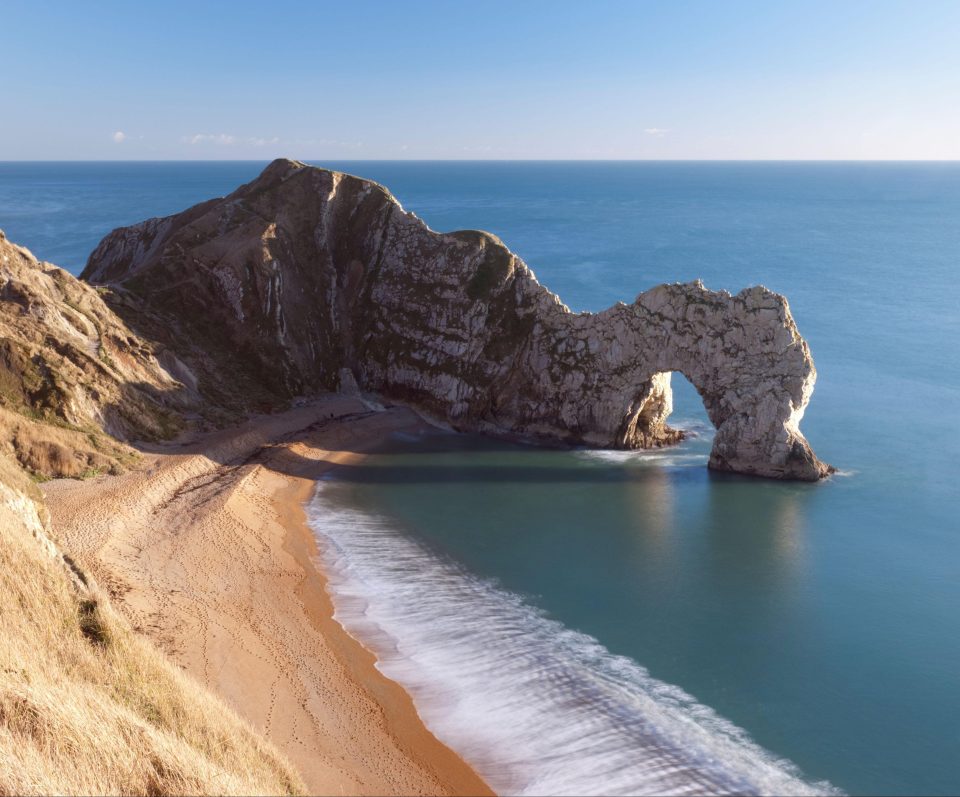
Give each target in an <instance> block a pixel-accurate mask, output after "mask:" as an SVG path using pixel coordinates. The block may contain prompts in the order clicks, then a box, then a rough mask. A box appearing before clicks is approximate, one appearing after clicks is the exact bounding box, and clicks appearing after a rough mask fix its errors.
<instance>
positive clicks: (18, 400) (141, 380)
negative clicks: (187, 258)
mask: <svg viewBox="0 0 960 797" xmlns="http://www.w3.org/2000/svg"><path fill="white" fill-rule="evenodd" d="M185 370H186V369H185V366H184V365H183V364H182V363H180V362H179V361H178V360H177V358H176V356H175V355H174V354H173V352H172V351H170V350H164V349H163V347H161V346H154V345H153V344H151V343H149V342H148V341H145V340H143V339H141V338H139V337H138V336H137V335H136V334H135V333H134V332H132V331H131V330H130V328H129V327H128V326H127V325H126V324H125V323H124V322H123V320H122V319H120V318H119V317H118V316H117V315H116V314H114V312H113V311H112V310H111V309H110V308H109V307H108V306H107V305H106V304H105V303H104V301H103V297H102V296H101V295H100V293H99V292H98V291H97V290H95V289H94V288H92V287H91V286H90V285H88V284H86V283H84V282H82V281H80V280H78V279H77V278H76V277H74V276H72V275H71V274H68V273H67V272H66V271H64V270H63V269H61V268H57V267H56V266H53V265H51V264H50V263H41V262H38V261H37V259H36V258H35V257H34V256H33V255H32V254H31V253H30V251H29V250H27V249H24V248H23V247H21V246H17V245H16V244H13V243H11V242H10V241H8V240H7V239H6V237H5V236H4V234H3V232H2V231H0V454H3V453H6V454H8V455H10V456H11V457H12V458H13V459H15V460H16V461H17V462H19V464H20V465H21V466H22V467H24V468H25V469H26V470H27V471H28V472H30V473H31V474H32V475H33V476H34V477H37V478H47V477H55V476H82V475H93V474H95V473H98V472H101V471H106V470H110V471H117V470H118V469H121V468H122V467H123V463H124V462H125V461H127V460H129V459H131V458H132V457H134V456H135V455H134V453H133V450H132V449H129V448H127V447H126V446H124V445H123V444H122V443H120V442H118V441H123V440H132V439H137V440H144V439H155V438H164V437H170V436H172V435H173V434H175V433H176V432H177V431H179V429H180V428H181V426H182V423H183V416H184V412H185V411H188V410H190V409H193V408H195V407H196V406H197V405H198V404H199V401H200V397H199V396H198V395H197V394H195V393H193V392H192V391H191V390H190V388H189V387H188V386H187V385H186V384H184V381H182V380H181V379H179V378H178V377H177V376H176V374H178V373H182V372H185ZM187 381H189V379H188V378H187ZM104 433H105V434H104Z"/></svg>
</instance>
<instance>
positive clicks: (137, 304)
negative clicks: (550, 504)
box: [83, 160, 829, 480]
mask: <svg viewBox="0 0 960 797" xmlns="http://www.w3.org/2000/svg"><path fill="white" fill-rule="evenodd" d="M83 277H84V278H85V279H87V280H88V281H90V282H92V283H95V284H98V285H102V286H107V287H109V293H108V294H107V296H106V297H105V298H106V299H107V301H108V303H109V304H110V305H111V307H112V308H113V309H114V310H115V311H116V312H117V313H118V314H119V315H121V316H122V317H124V318H125V319H127V321H128V323H129V324H130V325H131V326H132V327H134V328H136V329H137V330H138V331H140V332H141V333H143V334H144V335H145V336H146V337H147V338H149V339H151V340H153V341H157V342H159V343H160V344H161V345H163V346H164V347H166V348H169V349H171V350H174V351H176V352H177V353H178V355H179V356H180V358H181V359H183V360H185V361H186V362H187V363H189V364H190V366H191V370H192V373H195V374H197V375H198V381H197V384H196V387H197V389H198V390H199V391H200V393H202V394H204V395H205V396H206V397H207V399H208V400H212V401H214V402H215V403H218V404H219V405H222V406H231V405H233V406H234V407H236V408H238V409H239V408H241V405H243V406H245V407H248V408H249V407H254V408H256V407H263V408H269V407H273V406H277V405H279V404H281V403H284V402H286V401H289V400H290V399H291V398H293V397H295V396H298V395H302V394H309V393H312V392H316V391H319V390H329V389H337V388H339V387H341V386H343V387H354V386H355V385H359V387H360V388H361V389H364V390H369V391H373V392H377V393H379V394H381V395H383V396H385V397H388V398H393V399H397V400H401V401H405V402H408V403H410V404H412V405H414V406H417V407H419V408H421V409H423V410H425V411H427V412H428V413H431V414H433V415H434V416H438V417H440V418H442V419H445V420H446V421H448V422H449V423H450V424H451V425H453V426H454V427H455V428H458V429H476V430H481V431H487V432H493V433H510V434H518V435H524V436H529V437H533V438H539V439H543V440H552V441H561V442H564V443H570V444H586V445H590V446H599V447H609V448H638V447H650V446H659V445H664V444H668V443H672V442H675V441H677V440H678V439H679V437H680V433H679V432H677V431H675V430H672V429H670V428H669V427H668V426H667V424H666V420H667V417H668V416H669V414H670V410H671V391H670V372H672V371H679V372H681V373H683V374H684V375H685V376H686V377H687V378H688V379H689V380H690V381H691V382H692V383H693V384H694V386H695V387H696V388H697V390H698V391H699V393H700V395H701V397H702V398H703V402H704V405H705V406H706V409H707V412H708V414H709V416H710V419H711V420H712V421H713V423H714V425H715V426H716V428H717V435H716V438H715V441H714V445H713V450H712V453H711V456H710V466H711V467H713V468H715V469H718V470H727V471H736V472H739V473H748V474H756V475H760V476H769V477H775V478H790V479H804V480H815V479H818V478H820V477H822V476H824V475H825V474H826V473H827V472H828V470H829V468H828V466H826V465H824V464H823V463H821V462H820V461H819V460H818V459H817V457H816V456H815V455H814V453H813V451H812V450H811V448H810V446H809V445H808V444H807V441H806V440H805V439H804V437H803V435H802V434H801V433H800V429H799V422H800V419H801V417H802V415H803V411H804V408H805V407H806V405H807V402H808V401H809V399H810V395H811V392H812V391H813V385H814V381H815V378H816V371H815V370H814V366H813V360H812V359H811V356H810V351H809V348H808V347H807V344H806V342H805V341H804V340H803V338H802V337H801V336H800V334H799V332H798V331H797V328H796V325H795V323H794V321H793V318H792V316H791V314H790V309H789V307H788V305H787V301H786V299H784V298H783V297H782V296H779V295H777V294H775V293H772V292H770V291H768V290H766V289H765V288H762V287H756V288H749V289H747V290H744V291H741V292H740V293H739V294H737V295H736V296H731V295H730V294H728V293H726V292H713V291H708V290H706V289H705V288H704V287H703V285H702V284H701V283H699V282H695V283H688V284H682V285H662V286H659V287H657V288H654V289H652V290H650V291H647V292H645V293H642V294H640V296H638V297H637V298H636V300H635V301H634V302H633V303H632V304H617V305H616V306H614V307H611V308H610V309H608V310H605V311H603V312H601V313H596V314H591V313H572V312H571V311H570V310H569V309H568V308H567V307H566V306H565V305H563V304H562V303H561V302H560V300H559V299H558V298H557V297H556V296H555V295H554V294H552V293H551V292H550V291H548V290H547V289H546V288H544V287H543V286H542V285H540V284H539V283H538V282H537V280H536V278H535V277H534V275H533V273H532V272H531V271H530V269H529V268H527V266H526V265H525V264H524V263H523V261H522V260H520V259H519V258H518V257H516V256H515V255H514V254H512V253H511V252H510V251H509V250H508V249H507V248H506V247H505V246H504V245H503V244H502V243H501V242H500V241H499V240H498V239H497V238H496V237H494V236H492V235H490V234H488V233H484V232H477V231H461V232H454V233H448V234H444V233H437V232H434V231H432V230H430V229H429V228H428V227H427V226H426V225H425V224H424V223H423V222H422V221H421V220H420V219H418V218H417V217H416V216H415V215H413V214H412V213H407V212H405V211H404V210H403V208H402V207H401V206H400V204H399V203H398V202H397V201H396V199H394V197H393V196H392V195H391V194H390V193H389V192H388V191H387V190H386V189H385V188H383V187H381V186H379V185H377V184H375V183H372V182H369V181H367V180H362V179H359V178H356V177H352V176H349V175H345V174H341V173H338V172H332V171H326V170H323V169H318V168H314V167H309V166H306V165H305V164H302V163H298V162H295V161H289V160H279V161H275V162H274V163H272V164H271V165H270V166H269V167H268V168H267V169H266V170H265V171H264V172H263V173H262V174H261V175H260V176H259V177H258V178H257V179H256V180H254V181H253V182H251V183H249V184H247V185H244V186H242V187H240V188H239V189H238V190H237V191H235V192H234V193H232V194H231V195H229V196H227V197H225V198H222V199H214V200H210V201H208V202H204V203H202V204H200V205H197V206H195V207H193V208H190V209H189V210H186V211H184V212H183V213H180V214H177V215H175V216H170V217H167V218H162V219H152V220H150V221H146V222H143V223H142V224H138V225H136V226H133V227H127V228H123V229H119V230H116V231H114V232H113V233H111V234H110V235H108V236H107V237H106V238H105V239H104V240H103V241H102V242H101V244H100V245H99V246H98V248H97V249H96V251H95V252H94V253H93V255H92V256H91V257H90V260H89V262H88V264H87V268H86V270H85V271H84V273H83Z"/></svg>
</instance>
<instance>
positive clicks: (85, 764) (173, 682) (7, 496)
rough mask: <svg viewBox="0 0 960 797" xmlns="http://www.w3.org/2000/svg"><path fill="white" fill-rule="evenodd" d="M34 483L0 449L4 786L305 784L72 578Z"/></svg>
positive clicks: (42, 790)
mask: <svg viewBox="0 0 960 797" xmlns="http://www.w3.org/2000/svg"><path fill="white" fill-rule="evenodd" d="M35 489H36V488H35V486H34V485H32V484H30V482H29V479H26V478H25V477H24V476H23V475H22V474H21V473H19V472H18V469H16V468H15V467H13V466H12V465H11V464H10V463H9V462H8V461H5V460H0V797H2V796H3V795H13V794H16V795H20V794H23V795H28V794H144V795H166V794H283V793H292V792H298V791H301V790H302V788H303V787H302V785H301V783H300V781H299V778H298V776H297V775H296V773H295V772H294V770H293V769H292V767H291V766H290V765H289V764H288V763H287V762H286V761H284V760H283V759H282V758H281V757H280V755H279V754H278V753H277V752H275V751H274V750H273V749H272V748H271V747H270V746H269V745H268V744H267V743H266V742H264V741H262V740H261V739H260V738H259V737H258V736H257V734H255V733H254V732H253V731H252V730H251V729H250V728H249V727H248V726H247V725H246V724H244V722H243V721H242V720H240V719H239V718H238V717H237V716H236V715H235V714H234V713H233V712H232V711H231V710H230V709H228V708H227V707H226V706H225V705H224V704H222V703H221V702H220V701H219V700H218V699H217V698H215V697H214V696H213V695H211V694H210V693H208V692H207V691H205V690H204V689H203V688H202V687H201V686H200V685H199V684H196V683H195V682H193V681H192V680H190V679H189V678H188V677H187V676H186V675H184V674H183V673H182V672H181V671H180V670H178V669H177V668H176V667H174V666H173V665H172V664H171V663H169V662H168V661H167V660H166V659H165V658H164V657H163V656H162V654H160V653H159V652H158V651H157V650H156V649H154V648H153V647H152V646H151V645H150V644H149V643H148V642H147V641H146V640H144V639H143V638H141V637H139V636H137V635H136V634H135V633H134V632H133V631H132V630H131V629H130V627H129V626H128V625H127V624H126V622H125V621H124V620H123V619H122V618H121V617H120V616H118V615H117V614H116V613H115V612H114V611H113V610H112V609H111V608H110V606H109V603H108V602H107V601H106V600H105V599H104V598H102V597H101V596H99V595H98V593H97V591H96V589H93V590H86V589H83V588H80V589H78V588H77V586H76V585H75V584H74V583H73V582H72V581H71V576H70V575H69V574H68V570H67V569H66V568H65V566H64V563H63V560H62V559H60V558H59V557H58V556H57V554H56V550H55V549H54V548H53V546H52V545H51V543H50V542H49V540H48V538H46V532H45V529H44V524H43V522H42V521H41V519H40V516H39V515H38V514H37V507H36V505H35V503H34V501H33V500H31V499H30V498H28V497H27V494H29V493H30V492H31V491H34V493H33V494H34V495H36V493H35ZM41 511H42V508H41Z"/></svg>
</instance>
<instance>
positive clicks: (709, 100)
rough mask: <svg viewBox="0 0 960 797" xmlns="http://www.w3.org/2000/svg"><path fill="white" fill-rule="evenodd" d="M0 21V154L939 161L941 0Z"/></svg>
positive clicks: (81, 12)
mask: <svg viewBox="0 0 960 797" xmlns="http://www.w3.org/2000/svg"><path fill="white" fill-rule="evenodd" d="M0 31H2V39H0V41H2V45H0V64H2V67H0V102H2V106H0V108H2V110H0V160H22V159H166V158H174V159H214V158H216V159H220V158H223V159H245V158H252V159H267V158H272V157H276V156H280V155H285V156H289V157H295V158H301V159H304V160H325V159H367V158H376V159H401V158H467V159H483V158H495V159H509V158H585V159H592V158H625V159H626V158H663V159H673V158H693V159H710V158H718V159H727V158H733V159H767V158H774V159H791V158H798V159H809V158H812V159H832V158H841V159H857V158H864V159H958V158H960V0H943V1H940V0H912V2H889V1H885V0H870V1H869V2H867V1H866V0H845V1H844V0H831V2H819V0H807V1H806V2H785V1H784V2H781V0H764V2H746V1H745V0H702V1H700V2H691V1H688V0H663V1H662V2H643V1H642V0H634V1H633V2H619V3H614V2H597V1H596V0H591V1H590V2H587V1H586V0H584V2H577V3H565V2H560V1H559V0H552V2H540V0H514V2H509V3H501V2H490V1H489V0H484V2H482V3H468V2H455V1H454V0H450V2H427V1H426V0H424V1H422V2H421V1H419V0H405V1H404V2H396V1H394V2H363V0H352V1H351V0H340V1H339V2H311V3H306V2H304V3H291V2H283V1H280V2H276V1H275V2H257V3H247V2H242V1H241V0H234V2H223V3H219V2H207V3H205V2H201V0H194V1H193V2H179V1H175V0H166V1H165V2H163V3H153V4H149V7H148V4H147V3H131V2H92V3H79V2H39V1H38V0H30V1H29V2H20V1H19V0H3V2H2V4H0Z"/></svg>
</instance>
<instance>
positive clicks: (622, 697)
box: [307, 482, 839, 795]
mask: <svg viewBox="0 0 960 797" xmlns="http://www.w3.org/2000/svg"><path fill="white" fill-rule="evenodd" d="M331 486H332V485H331V484H330V483H329V482H320V483H318V485H317V491H316V494H315V496H314V498H313V500H312V501H311V502H310V503H309V504H308V506H307V511H308V518H309V522H310V525H311V527H312V528H313V530H314V532H315V533H316V535H317V539H318V543H319V545H320V550H321V552H322V555H323V560H324V561H323V565H324V568H325V570H326V572H327V573H328V576H329V588H330V590H331V594H332V597H333V602H334V606H335V617H336V619H337V621H338V622H339V623H340V624H341V625H343V627H344V628H345V629H346V630H347V631H348V633H350V634H351V635H353V636H355V637H356V638H357V639H359V640H360V641H361V642H362V643H363V644H364V645H366V646H367V647H369V648H370V649H371V650H373V652H374V653H375V654H376V656H377V658H378V667H379V668H380V669H381V671H383V672H384V674H385V675H387V676H388V677H389V678H392V679H393V680H395V681H397V682H398V683H400V684H401V685H402V686H403V687H404V688H406V689H407V691H408V692H409V693H410V694H411V696H412V697H413V700H414V703H415V705H416V706H417V710H418V712H419V713H420V715H421V717H422V718H423V720H424V722H425V723H426V725H427V726H428V727H429V728H430V729H431V730H432V731H433V733H434V734H435V735H436V736H437V737H438V738H439V739H441V740H442V741H443V742H444V743H445V744H447V745H448V746H450V747H451V748H452V749H454V750H456V751H457V752H458V753H459V754H460V755H461V756H463V758H464V759H465V760H466V761H468V762H469V763H470V764H471V765H472V766H473V767H474V768H475V769H476V771H477V772H478V773H479V774H480V775H481V776H482V777H483V778H484V779H485V780H486V781H487V783H489V784H490V786H491V787H492V788H493V789H494V790H495V791H497V792H498V793H507V794H527V795H532V794H583V795H589V794H667V793H669V794H731V793H736V794H780V795H787V794H838V793H839V792H837V791H836V790H835V789H834V788H833V787H832V786H830V785H829V784H827V783H813V782H809V781H806V780H804V779H803V778H802V777H801V775H800V773H799V772H798V771H797V770H796V768H795V767H794V766H793V765H791V764H790V763H789V762H787V761H785V760H782V759H780V758H777V757H775V756H773V755H772V754H770V753H769V752H767V751H765V750H763V749H762V748H761V747H759V746H758V745H757V744H755V743H754V742H753V741H751V739H750V738H749V737H748V736H747V734H746V733H745V732H744V731H743V730H741V729H740V728H738V727H736V726H735V725H733V724H732V723H730V722H728V721H726V720H724V719H723V718H722V717H720V716H719V715H717V714H716V713H715V712H714V711H713V710H711V709H710V708H708V707H706V706H704V705H701V704H699V703H697V701H696V700H694V699H693V698H692V697H691V696H690V695H688V694H686V693H685V692H684V691H683V690H682V689H680V688H678V687H676V686H671V685H669V684H666V683H664V682H662V681H658V680H657V679H655V678H653V677H652V676H651V675H650V674H649V673H648V672H647V671H646V670H645V669H644V668H643V667H641V666H640V665H639V664H637V663H636V662H634V661H633V660H631V659H628V658H625V657H623V656H616V655H614V654H612V653H610V652H609V651H608V650H606V649H605V648H604V647H603V646H602V645H601V644H600V643H599V642H598V641H597V640H595V639H593V638H592V637H590V636H587V635H586V634H583V633H580V632H577V631H574V630H571V629H569V628H566V627H565V626H563V625H562V624H560V623H558V622H556V621H555V620H552V619H550V618H549V617H547V616H545V615H544V613H543V612H541V611H540V610H538V609H537V608H535V607H534V606H532V605H530V604H529V603H528V602H526V601H525V600H524V599H523V598H521V597H520V596H518V595H516V594H513V593H511V592H509V591H507V590H505V589H503V588H501V587H499V586H498V585H497V584H496V583H494V582H492V581H490V580H486V579H481V578H478V577H476V576H474V575H473V574H471V573H470V572H468V571H467V570H465V569H464V568H463V567H461V566H460V565H458V564H457V563H456V562H454V561H452V560H450V559H449V558H447V557H445V556H444V555H443V554H441V553H439V552H436V551H433V550H431V549H430V548H429V547H428V546H427V545H425V544H423V543H421V542H419V541H417V540H416V539H414V538H412V537H410V536H408V535H406V534H405V533H403V532H402V531H400V530H398V529H397V528H396V527H395V526H394V525H393V524H392V523H391V522H390V521H389V520H388V519H387V518H385V517H382V516H379V515H376V514H372V513H367V512H361V511H358V510H355V509H352V508H349V507H346V506H343V505H342V504H340V503H338V502H336V501H335V500H331V493H330V490H331ZM333 497H335V496H333Z"/></svg>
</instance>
